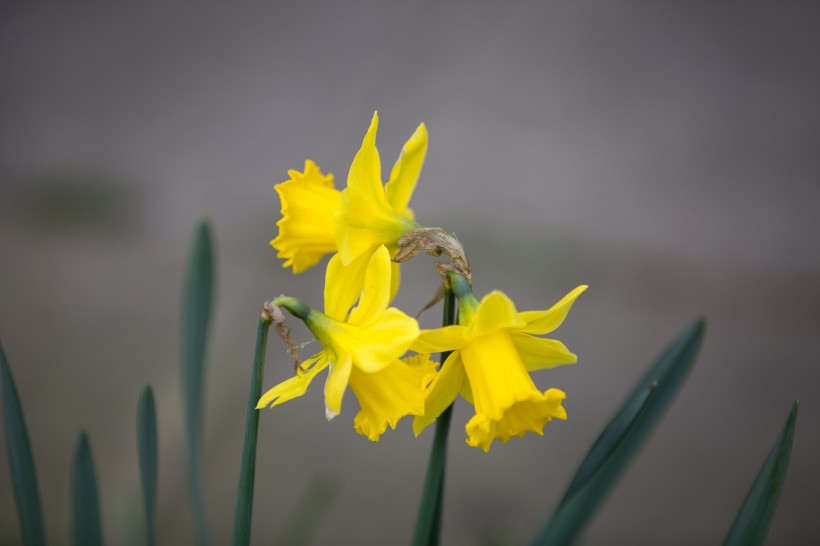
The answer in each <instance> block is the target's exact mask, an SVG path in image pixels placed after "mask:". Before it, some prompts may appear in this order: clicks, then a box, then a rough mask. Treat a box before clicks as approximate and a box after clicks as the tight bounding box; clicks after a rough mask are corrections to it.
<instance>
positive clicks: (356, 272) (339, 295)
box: [325, 254, 369, 321]
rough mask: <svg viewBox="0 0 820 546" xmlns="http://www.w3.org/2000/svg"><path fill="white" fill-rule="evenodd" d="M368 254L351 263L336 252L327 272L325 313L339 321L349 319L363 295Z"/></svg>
mask: <svg viewBox="0 0 820 546" xmlns="http://www.w3.org/2000/svg"><path fill="white" fill-rule="evenodd" d="M368 263H369V261H368V256H366V255H363V256H359V257H358V258H357V259H355V260H353V261H352V262H350V264H349V265H343V264H342V258H341V256H339V254H335V255H334V256H333V257H332V258H331V259H330V261H329V262H328V264H327V270H326V272H325V315H327V316H329V317H330V318H333V319H336V320H338V321H345V320H347V315H348V313H349V312H350V309H351V307H353V306H354V305H355V304H356V301H357V300H358V299H359V297H360V296H361V295H362V289H363V287H364V278H365V271H366V269H367V264H368Z"/></svg>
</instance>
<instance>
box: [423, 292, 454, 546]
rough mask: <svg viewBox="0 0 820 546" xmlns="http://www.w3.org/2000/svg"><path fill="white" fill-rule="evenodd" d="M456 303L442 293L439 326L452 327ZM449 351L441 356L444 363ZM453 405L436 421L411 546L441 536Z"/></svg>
mask: <svg viewBox="0 0 820 546" xmlns="http://www.w3.org/2000/svg"><path fill="white" fill-rule="evenodd" d="M455 315H456V302H455V296H454V294H453V291H452V290H450V289H448V290H446V292H445V294H444V316H443V318H442V321H441V323H442V326H450V325H451V324H455ZM448 356H450V353H449V352H445V353H441V362H442V364H443V363H444V361H445V360H447V357H448ZM452 413H453V406H452V405H451V406H450V407H448V408H447V409H446V410H444V412H443V413H442V414H441V415H440V416H439V418H438V419H436V432H435V436H434V437H433V449H432V451H431V452H430V461H429V463H428V464H427V475H426V476H425V478H424V491H423V492H422V495H421V506H420V507H419V514H418V518H417V519H416V530H415V532H414V533H413V546H437V545H438V543H439V538H440V536H441V512H442V507H443V504H444V469H445V466H446V462H447V434H448V432H449V431H450V419H451V418H452Z"/></svg>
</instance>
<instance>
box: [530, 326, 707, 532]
mask: <svg viewBox="0 0 820 546" xmlns="http://www.w3.org/2000/svg"><path fill="white" fill-rule="evenodd" d="M705 328H706V322H705V321H704V320H703V319H700V320H698V321H696V322H695V323H694V324H693V325H692V326H690V327H689V328H688V329H687V330H686V331H684V332H683V334H681V335H680V336H679V337H678V338H677V339H676V340H675V341H674V342H673V343H672V344H671V345H670V346H669V347H668V348H667V349H666V350H665V351H664V352H663V354H662V355H661V356H660V358H658V360H657V361H656V362H655V364H653V366H652V367H651V368H650V369H649V371H648V372H647V373H646V374H645V375H644V376H643V377H642V378H641V380H640V381H639V382H638V384H637V385H636V386H635V388H634V389H633V391H632V393H631V394H630V395H629V397H628V398H627V399H626V402H625V403H624V404H623V406H621V408H620V409H619V410H618V412H617V413H616V415H615V417H614V418H613V419H612V421H610V423H609V424H608V425H607V426H606V428H605V429H604V430H603V431H602V432H601V435H600V436H599V437H598V439H597V440H596V441H595V443H594V444H593V446H592V448H591V449H590V451H589V453H587V456H586V457H585V459H584V461H583V462H582V463H581V466H580V467H579V468H578V471H577V472H576V473H575V477H574V478H573V479H572V481H571V482H570V485H569V487H568V488H567V491H566V493H564V496H563V498H562V499H561V502H560V503H559V504H558V507H557V508H556V509H555V512H553V514H552V517H551V518H550V520H549V521H548V522H547V523H546V524H545V525H544V527H543V528H542V530H541V532H540V533H539V534H538V536H537V537H536V538H535V540H533V542H532V545H533V546H546V545H549V546H561V545H566V544H572V543H573V542H574V541H575V540H576V539H577V538H578V536H579V535H580V532H581V531H582V530H583V528H584V526H585V525H586V523H587V522H588V521H589V520H590V518H591V517H592V516H593V515H594V513H595V511H596V510H597V509H598V508H599V506H600V505H601V503H602V502H603V501H604V499H605V498H606V495H607V494H608V493H609V491H610V489H612V487H613V486H614V485H615V482H616V481H617V480H618V478H619V477H620V475H621V474H622V473H623V471H624V470H625V469H626V467H627V466H628V464H629V463H630V461H631V460H632V458H633V456H634V455H635V454H636V453H637V451H638V449H639V448H640V447H641V446H642V445H643V443H644V441H645V440H646V439H647V438H648V437H649V435H650V434H651V432H652V430H653V429H654V426H655V424H656V423H657V422H658V421H659V420H660V418H661V417H662V416H663V414H664V412H665V411H666V409H667V407H668V406H669V404H670V403H671V402H672V400H673V399H674V397H675V395H676V394H677V392H678V390H680V387H681V386H682V385H683V382H684V380H685V379H686V377H687V376H688V375H689V372H690V370H691V369H692V366H693V365H694V363H695V359H696V357H697V354H698V349H699V348H700V344H701V341H702V339H703V334H704V331H705Z"/></svg>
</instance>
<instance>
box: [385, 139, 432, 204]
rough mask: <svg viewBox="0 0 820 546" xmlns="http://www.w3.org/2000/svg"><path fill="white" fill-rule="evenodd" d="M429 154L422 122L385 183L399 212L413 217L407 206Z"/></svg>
mask: <svg viewBox="0 0 820 546" xmlns="http://www.w3.org/2000/svg"><path fill="white" fill-rule="evenodd" d="M426 155H427V127H425V126H424V124H423V123H422V124H421V125H419V126H418V128H417V129H416V131H415V132H414V133H413V136H411V137H410V139H409V140H408V141H407V142H406V143H405V145H404V147H403V148H402V150H401V155H399V159H398V160H396V163H395V164H394V165H393V170H392V171H390V181H389V182H388V183H387V184H386V185H385V188H384V190H385V193H386V194H387V200H388V201H389V202H390V205H391V206H392V207H393V208H394V209H395V210H396V211H397V212H399V213H401V214H403V215H405V216H410V217H413V213H412V211H410V210H409V209H408V208H407V205H408V204H409V203H410V198H411V197H412V196H413V191H414V190H415V189H416V183H417V182H418V179H419V174H420V173H421V167H422V165H423V164H424V157H425V156H426Z"/></svg>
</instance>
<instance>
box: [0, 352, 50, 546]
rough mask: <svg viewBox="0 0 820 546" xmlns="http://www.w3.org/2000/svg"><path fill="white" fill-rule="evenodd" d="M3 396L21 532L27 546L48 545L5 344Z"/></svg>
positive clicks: (0, 369)
mask: <svg viewBox="0 0 820 546" xmlns="http://www.w3.org/2000/svg"><path fill="white" fill-rule="evenodd" d="M0 393H2V398H3V425H4V427H5V429H6V448H7V449H8V457H9V467H10V470H11V479H12V484H13V488H14V500H15V502H16V504H17V515H18V517H19V520H20V532H21V534H22V536H23V543H24V544H26V545H27V546H39V545H41V544H45V533H44V531H43V513H42V510H41V508H40V493H39V489H38V488H37V473H36V471H35V467H34V458H33V457H32V453H31V444H30V443H29V438H28V429H27V428H26V420H25V417H24V415H23V408H22V406H21V404H20V397H19V396H18V394H17V387H16V385H15V384H14V378H13V377H12V375H11V369H10V367H9V364H8V361H7V360H6V354H5V352H4V351H3V346H2V344H0Z"/></svg>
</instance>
